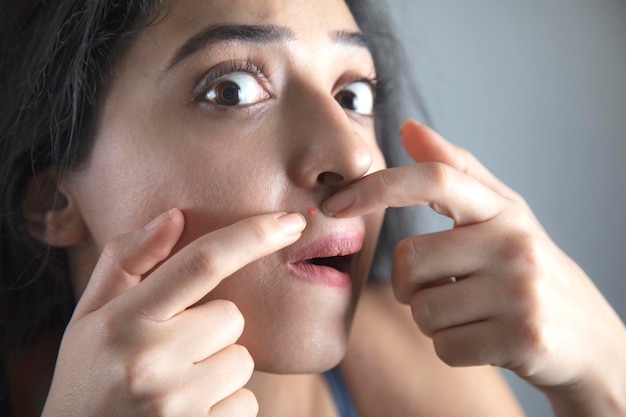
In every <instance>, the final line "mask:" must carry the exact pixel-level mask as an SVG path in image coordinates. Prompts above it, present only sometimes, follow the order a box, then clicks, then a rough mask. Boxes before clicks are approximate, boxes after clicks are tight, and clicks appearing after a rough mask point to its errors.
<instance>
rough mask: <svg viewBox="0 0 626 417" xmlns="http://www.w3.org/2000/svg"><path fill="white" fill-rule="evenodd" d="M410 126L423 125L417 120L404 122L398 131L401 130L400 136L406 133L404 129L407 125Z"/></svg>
mask: <svg viewBox="0 0 626 417" xmlns="http://www.w3.org/2000/svg"><path fill="white" fill-rule="evenodd" d="M409 124H416V125H421V123H420V122H418V121H417V120H415V119H406V120H405V121H404V122H402V123H400V129H398V130H399V132H400V134H402V132H404V128H405V127H406V126H407V125H409Z"/></svg>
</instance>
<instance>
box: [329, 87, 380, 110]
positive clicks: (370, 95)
mask: <svg viewBox="0 0 626 417" xmlns="http://www.w3.org/2000/svg"><path fill="white" fill-rule="evenodd" d="M335 100H337V102H338V103H339V104H340V105H341V107H343V108H344V109H347V110H350V111H353V112H355V113H358V114H362V115H364V116H371V115H372V113H373V112H374V86H373V85H372V83H371V82H370V81H367V80H361V81H354V82H351V83H350V84H347V85H346V86H345V87H343V88H342V89H341V90H340V91H339V92H338V93H337V94H335Z"/></svg>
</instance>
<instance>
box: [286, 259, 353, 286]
mask: <svg viewBox="0 0 626 417" xmlns="http://www.w3.org/2000/svg"><path fill="white" fill-rule="evenodd" d="M289 266H290V268H291V270H292V271H293V272H294V273H295V274H296V275H297V276H298V277H300V278H302V279H304V280H305V281H309V282H311V283H314V284H319V285H323V286H326V287H334V288H350V287H351V286H352V279H351V278H350V274H349V273H347V272H341V271H339V270H337V269H335V268H331V267H329V266H324V265H315V264H310V263H304V262H302V263H295V264H290V265H289Z"/></svg>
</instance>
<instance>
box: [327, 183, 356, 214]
mask: <svg viewBox="0 0 626 417" xmlns="http://www.w3.org/2000/svg"><path fill="white" fill-rule="evenodd" d="M356 199H357V192H356V188H354V187H348V188H346V189H344V190H342V191H340V192H338V193H337V194H335V195H333V196H332V197H330V198H329V199H328V200H326V201H325V202H324V204H323V205H322V209H323V210H324V213H326V214H327V215H329V216H334V215H335V214H337V213H341V212H342V211H345V210H347V209H349V208H350V207H352V206H353V205H354V203H356Z"/></svg>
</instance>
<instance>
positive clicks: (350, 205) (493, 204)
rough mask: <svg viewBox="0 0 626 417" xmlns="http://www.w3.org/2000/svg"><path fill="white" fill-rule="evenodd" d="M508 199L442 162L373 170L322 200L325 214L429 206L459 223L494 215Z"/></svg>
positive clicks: (353, 214) (360, 213)
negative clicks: (371, 172)
mask: <svg viewBox="0 0 626 417" xmlns="http://www.w3.org/2000/svg"><path fill="white" fill-rule="evenodd" d="M505 202H506V200H505V199H504V198H503V197H502V196H500V195H498V194H497V193H496V192H494V191H493V190H492V189H490V188H488V187H487V186H485V185H484V184H482V183H481V182H480V181H478V180H477V179H475V178H473V177H471V176H470V175H468V174H466V173H464V172H461V171H459V170H457V169H455V168H453V167H451V166H449V165H446V164H443V163H440V162H429V163H423V164H415V165H410V166H404V167H400V168H391V169H386V170H382V171H377V172H374V173H373V174H370V175H368V176H366V177H364V178H362V179H360V180H359V181H356V182H354V183H352V184H351V185H349V186H347V187H345V188H343V189H342V190H340V191H339V192H338V193H336V194H335V195H333V196H331V197H330V198H329V199H328V200H326V201H325V202H324V204H323V209H324V211H325V213H326V214H328V215H332V216H335V217H355V216H362V215H364V214H367V213H371V212H374V211H378V210H382V209H385V208H387V207H408V206H419V205H421V206H430V207H431V208H432V209H433V210H435V211H436V212H437V213H439V214H443V215H444V216H447V217H450V218H451V219H453V220H454V223H455V225H456V226H463V225H466V224H473V223H479V222H483V221H486V220H489V219H491V218H493V217H495V216H496V215H497V214H498V213H500V212H501V211H502V209H503V208H504V205H505V204H506V203H505Z"/></svg>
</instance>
